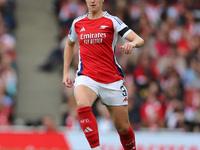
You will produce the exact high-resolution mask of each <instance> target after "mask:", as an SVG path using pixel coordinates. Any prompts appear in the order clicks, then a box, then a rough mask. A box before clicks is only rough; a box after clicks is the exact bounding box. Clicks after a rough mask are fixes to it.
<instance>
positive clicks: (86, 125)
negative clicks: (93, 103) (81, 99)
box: [78, 106, 100, 148]
mask: <svg viewBox="0 0 200 150" xmlns="http://www.w3.org/2000/svg"><path fill="white" fill-rule="evenodd" d="M78 116H79V122H80V125H81V128H82V130H83V132H84V134H85V137H86V138H87V140H88V142H89V144H90V147H91V148H95V147H98V146H99V145H100V144H99V133H98V127H97V121H96V118H95V116H94V114H93V113H92V108H91V107H90V106H86V107H82V108H79V109H78Z"/></svg>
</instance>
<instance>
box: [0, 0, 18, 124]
mask: <svg viewBox="0 0 200 150" xmlns="http://www.w3.org/2000/svg"><path fill="white" fill-rule="evenodd" d="M13 13H14V1H13V0H9V1H7V0H1V1H0V125H4V126H5V125H12V123H13V120H14V118H13V117H14V110H13V109H14V108H13V105H14V104H15V100H16V94H17V63H16V58H17V57H16V51H15V45H16V40H15V38H14V36H13V35H12V34H11V32H13V30H14V28H15V26H16V23H15V18H14V14H13Z"/></svg>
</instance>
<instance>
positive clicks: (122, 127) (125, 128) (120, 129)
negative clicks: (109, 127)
mask: <svg viewBox="0 0 200 150" xmlns="http://www.w3.org/2000/svg"><path fill="white" fill-rule="evenodd" d="M116 129H117V131H118V132H120V133H126V132H128V130H129V124H123V125H118V126H116Z"/></svg>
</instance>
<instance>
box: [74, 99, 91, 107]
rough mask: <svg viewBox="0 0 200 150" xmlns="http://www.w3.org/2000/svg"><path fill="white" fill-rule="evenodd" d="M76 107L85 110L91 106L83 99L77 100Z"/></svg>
mask: <svg viewBox="0 0 200 150" xmlns="http://www.w3.org/2000/svg"><path fill="white" fill-rule="evenodd" d="M76 105H77V108H83V107H86V106H90V104H89V102H88V101H86V100H84V99H81V98H80V99H77V100H76Z"/></svg>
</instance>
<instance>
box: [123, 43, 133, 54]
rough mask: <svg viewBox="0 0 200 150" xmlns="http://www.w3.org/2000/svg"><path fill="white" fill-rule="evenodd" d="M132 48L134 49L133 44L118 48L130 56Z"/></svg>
mask: <svg viewBox="0 0 200 150" xmlns="http://www.w3.org/2000/svg"><path fill="white" fill-rule="evenodd" d="M134 47H136V44H133V43H124V44H123V45H122V46H120V48H121V49H122V51H123V52H124V54H126V55H129V54H131V52H132V50H133V48H134Z"/></svg>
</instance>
